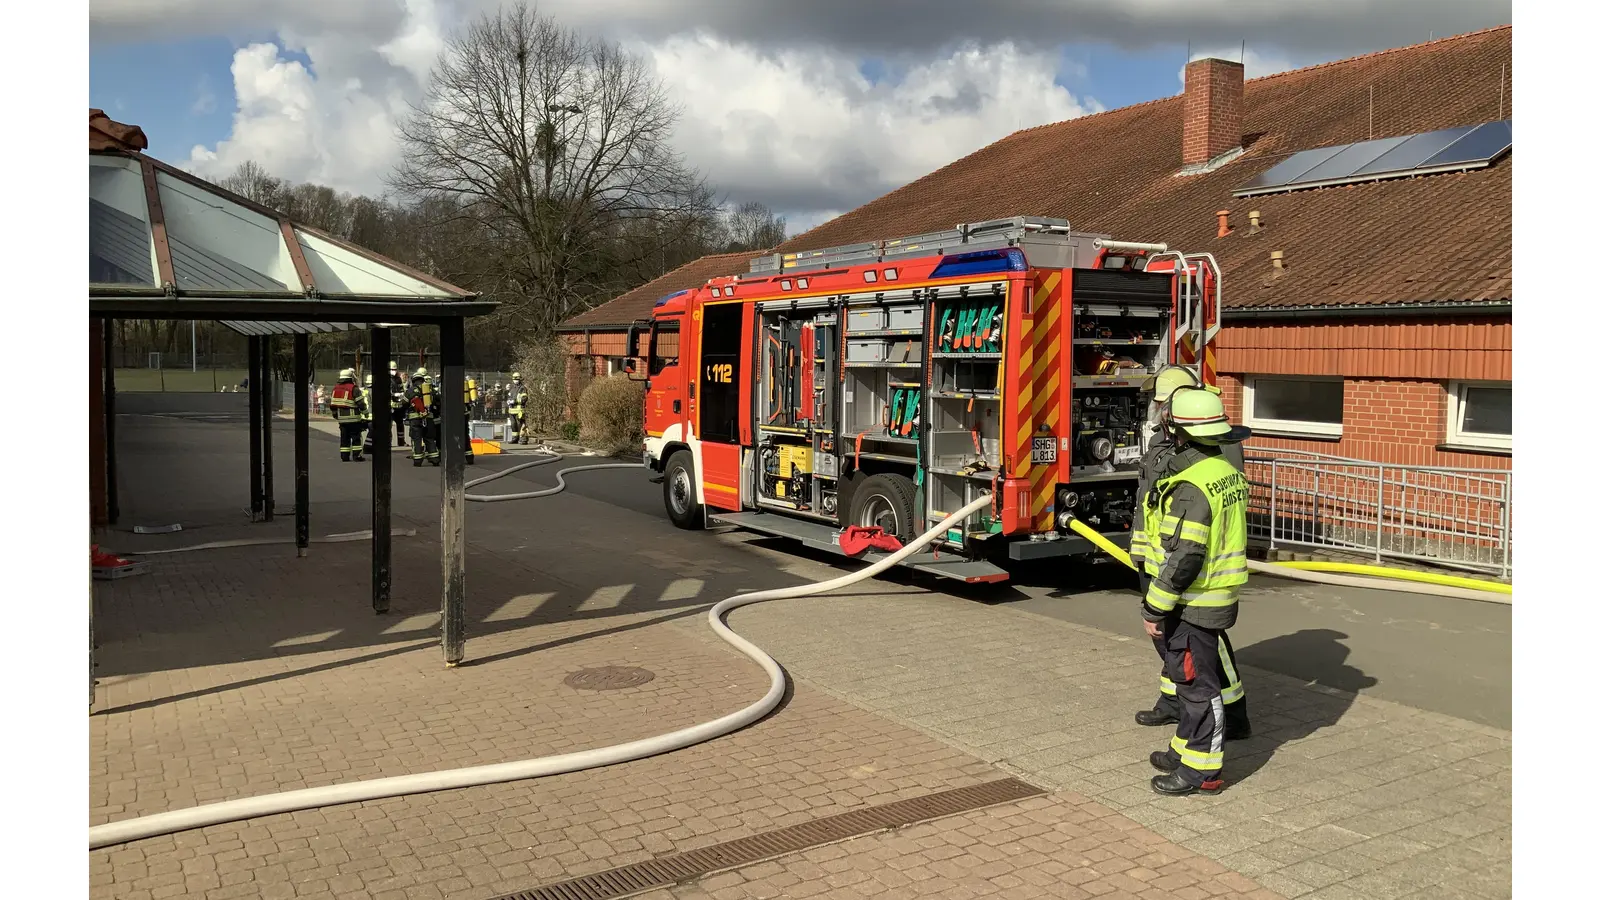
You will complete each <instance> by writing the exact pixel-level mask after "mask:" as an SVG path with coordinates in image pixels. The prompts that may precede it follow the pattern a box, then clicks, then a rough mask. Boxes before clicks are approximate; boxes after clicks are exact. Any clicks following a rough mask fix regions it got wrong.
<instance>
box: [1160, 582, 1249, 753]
mask: <svg viewBox="0 0 1600 900" xmlns="http://www.w3.org/2000/svg"><path fill="white" fill-rule="evenodd" d="M1141 580H1142V583H1141V585H1140V596H1144V595H1145V594H1146V593H1149V589H1150V579H1149V577H1148V576H1141ZM1165 631H1166V629H1165V628H1163V629H1162V632H1163V634H1164V633H1165ZM1217 634H1218V635H1220V636H1221V642H1220V644H1219V645H1218V647H1217V655H1218V656H1220V657H1221V659H1222V710H1223V712H1224V713H1225V715H1224V719H1225V720H1226V723H1227V725H1228V728H1229V729H1230V730H1232V731H1234V732H1239V733H1242V732H1245V731H1248V730H1249V728H1250V713H1249V708H1248V707H1247V706H1245V702H1244V700H1245V698H1244V679H1243V678H1241V677H1240V676H1239V667H1238V666H1237V665H1235V664H1234V655H1233V641H1231V640H1229V639H1228V633H1227V632H1226V631H1219V632H1217ZM1151 643H1153V644H1154V645H1155V648H1156V656H1157V658H1159V659H1160V660H1161V665H1162V669H1161V694H1160V696H1158V697H1157V698H1156V704H1155V710H1156V711H1157V712H1164V713H1166V714H1167V715H1170V716H1174V717H1176V716H1178V715H1179V710H1180V708H1181V706H1182V704H1180V703H1179V702H1178V690H1177V686H1176V685H1174V684H1173V683H1172V680H1171V679H1170V678H1168V677H1167V671H1166V664H1167V639H1166V638H1165V637H1156V638H1152V639H1151Z"/></svg>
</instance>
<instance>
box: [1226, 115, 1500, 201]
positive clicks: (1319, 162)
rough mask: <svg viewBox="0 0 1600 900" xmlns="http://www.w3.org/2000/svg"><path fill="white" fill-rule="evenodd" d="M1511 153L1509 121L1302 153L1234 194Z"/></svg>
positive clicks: (1405, 172) (1453, 167)
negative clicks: (1509, 151)
mask: <svg viewBox="0 0 1600 900" xmlns="http://www.w3.org/2000/svg"><path fill="white" fill-rule="evenodd" d="M1510 149H1511V120H1510V119H1505V120H1503V121H1499V122H1485V123H1483V124H1482V125H1466V126H1462V127H1459V128H1446V129H1443V130H1440V131H1429V132H1424V133H1422V134H1412V135H1405V136H1402V137H1393V138H1379V139H1378V140H1372V141H1361V142H1359V143H1355V144H1340V145H1338V146H1334V147H1318V148H1316V149H1314V150H1302V151H1301V152H1299V153H1296V154H1294V155H1293V156H1290V157H1289V158H1288V159H1285V160H1284V161H1283V162H1280V163H1278V164H1277V165H1275V166H1273V167H1272V168H1270V169H1268V170H1266V171H1265V172H1262V173H1261V174H1260V175H1257V176H1256V177H1255V178H1252V179H1250V181H1249V182H1248V183H1246V184H1245V186H1244V187H1241V188H1239V189H1238V190H1236V191H1234V192H1233V195H1234V196H1235V197H1251V196H1255V195H1257V194H1272V193H1278V192H1280V191H1293V190H1301V189H1305V188H1314V187H1332V186H1334V185H1339V184H1351V183H1354V182H1359V181H1377V180H1379V179H1384V178H1404V177H1407V176H1410V175H1425V174H1432V173H1435V172H1446V171H1449V172H1456V171H1463V170H1466V169H1476V168H1482V167H1484V166H1487V165H1490V164H1491V163H1493V162H1494V161H1495V160H1496V159H1499V158H1500V157H1501V156H1502V155H1504V154H1505V153H1506V151H1508V150H1510Z"/></svg>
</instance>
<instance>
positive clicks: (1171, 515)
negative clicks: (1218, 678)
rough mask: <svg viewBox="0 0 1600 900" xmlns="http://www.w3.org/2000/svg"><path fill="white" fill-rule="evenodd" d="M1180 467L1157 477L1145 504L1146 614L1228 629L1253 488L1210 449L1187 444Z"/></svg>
mask: <svg viewBox="0 0 1600 900" xmlns="http://www.w3.org/2000/svg"><path fill="white" fill-rule="evenodd" d="M1174 463H1175V464H1176V465H1181V466H1182V468H1181V469H1180V470H1179V471H1178V472H1176V473H1175V474H1173V475H1171V476H1168V477H1167V478H1164V479H1162V480H1160V481H1158V482H1157V483H1156V484H1155V486H1154V487H1153V488H1152V489H1151V490H1150V494H1149V496H1148V497H1147V499H1146V503H1145V506H1144V517H1145V520H1144V525H1145V528H1144V537H1145V547H1144V552H1145V557H1144V571H1145V574H1147V575H1149V576H1150V577H1151V579H1152V580H1151V582H1150V587H1149V589H1148V591H1147V592H1146V593H1145V599H1144V605H1145V617H1146V618H1156V617H1161V616H1166V615H1171V614H1173V613H1174V612H1175V611H1176V612H1177V614H1179V615H1180V616H1181V617H1182V618H1183V619H1184V620H1185V621H1188V622H1190V623H1191V624H1194V625H1198V626H1200V627H1202V628H1229V627H1231V626H1232V625H1233V623H1234V621H1235V620H1236V619H1237V618H1238V602H1239V590H1240V588H1242V587H1243V586H1244V584H1245V582H1246V581H1247V580H1248V579H1249V569H1248V562H1247V560H1246V558H1245V549H1246V543H1245V513H1246V509H1247V508H1248V506H1249V502H1250V486H1249V483H1248V482H1246V481H1245V477H1244V473H1242V472H1240V471H1239V470H1238V469H1236V468H1234V467H1233V466H1232V465H1231V464H1229V462H1228V461H1227V460H1226V459H1224V458H1223V457H1222V455H1221V454H1220V452H1219V451H1218V450H1216V449H1215V448H1204V447H1196V448H1186V449H1185V450H1184V451H1183V452H1182V453H1180V454H1178V455H1177V457H1176V458H1175V459H1174Z"/></svg>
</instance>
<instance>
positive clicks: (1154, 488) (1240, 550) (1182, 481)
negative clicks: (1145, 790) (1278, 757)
mask: <svg viewBox="0 0 1600 900" xmlns="http://www.w3.org/2000/svg"><path fill="white" fill-rule="evenodd" d="M1149 387H1150V388H1151V389H1152V390H1153V392H1154V401H1155V403H1156V404H1157V415H1156V422H1157V423H1158V426H1157V427H1158V433H1157V434H1156V435H1155V438H1154V440H1152V442H1151V446H1150V449H1149V450H1148V451H1146V453H1145V455H1144V457H1143V459H1142V460H1141V461H1140V468H1139V495H1138V498H1137V502H1136V503H1135V506H1134V523H1133V534H1132V540H1131V543H1130V546H1129V556H1130V557H1132V559H1133V561H1134V565H1135V566H1136V567H1138V568H1139V570H1140V584H1141V588H1142V590H1141V594H1142V598H1143V599H1142V602H1141V604H1140V612H1141V614H1142V616H1143V618H1144V630H1145V633H1146V634H1148V635H1149V636H1150V639H1151V641H1152V642H1153V643H1154V644H1155V648H1156V653H1157V654H1158V655H1159V656H1160V657H1161V665H1162V670H1161V693H1160V695H1159V696H1158V697H1157V699H1156V703H1155V705H1154V706H1153V707H1152V708H1150V709H1146V710H1140V711H1139V712H1138V713H1136V714H1135V715H1134V721H1136V722H1138V723H1139V724H1140V725H1148V726H1162V725H1171V724H1174V723H1176V724H1177V726H1178V727H1177V734H1176V735H1174V736H1173V738H1172V740H1171V742H1170V743H1169V744H1168V745H1167V746H1166V747H1164V748H1162V749H1160V750H1157V751H1155V752H1154V753H1151V754H1150V765H1151V766H1153V767H1155V768H1156V769H1157V770H1158V771H1160V772H1161V773H1162V774H1160V775H1157V776H1155V777H1154V778H1152V779H1151V781H1150V786H1151V787H1152V788H1153V789H1155V790H1156V791H1157V792H1159V793H1162V794H1175V795H1178V794H1191V793H1194V792H1195V791H1215V790H1218V789H1220V788H1221V787H1222V754H1223V746H1224V744H1225V743H1226V742H1227V741H1228V740H1239V739H1243V738H1248V737H1249V736H1250V717H1249V715H1248V713H1247V712H1246V710H1245V700H1244V682H1243V681H1242V680H1241V679H1240V677H1239V670H1238V667H1237V666H1236V665H1235V664H1234V660H1233V644H1232V643H1231V642H1230V641H1229V640H1228V629H1229V628H1232V627H1233V625H1234V623H1235V621H1237V619H1238V616H1239V591H1240V590H1241V589H1242V588H1243V587H1244V584H1245V581H1246V579H1247V577H1248V572H1249V563H1248V560H1247V559H1246V558H1245V509H1246V507H1247V506H1248V504H1249V497H1250V489H1249V484H1248V483H1247V482H1246V481H1245V476H1244V472H1243V456H1242V454H1241V453H1240V452H1239V445H1240V443H1241V442H1242V441H1244V440H1245V438H1247V437H1249V436H1250V430H1249V429H1248V428H1243V427H1239V426H1233V425H1230V424H1229V423H1228V417H1227V415H1226V413H1225V412H1224V411H1223V405H1222V398H1221V397H1220V396H1218V394H1217V393H1216V392H1215V391H1214V390H1211V389H1207V388H1206V387H1204V386H1202V385H1201V384H1200V383H1199V381H1197V380H1196V379H1195V377H1194V375H1193V374H1192V373H1191V372H1189V371H1188V370H1187V369H1183V368H1180V367H1173V368H1169V369H1165V370H1163V371H1162V372H1160V373H1159V374H1157V375H1156V376H1155V377H1154V378H1153V379H1151V383H1150V385H1149Z"/></svg>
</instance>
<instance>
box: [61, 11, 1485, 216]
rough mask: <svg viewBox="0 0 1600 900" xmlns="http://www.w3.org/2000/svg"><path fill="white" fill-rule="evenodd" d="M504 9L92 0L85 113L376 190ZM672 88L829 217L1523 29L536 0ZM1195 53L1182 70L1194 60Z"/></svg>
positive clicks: (683, 127)
mask: <svg viewBox="0 0 1600 900" xmlns="http://www.w3.org/2000/svg"><path fill="white" fill-rule="evenodd" d="M496 5H498V0H91V2H90V75H89V99H90V104H91V105H92V106H98V107H101V108H103V109H105V110H106V111H107V113H108V114H110V116H111V117H112V118H113V119H117V120H119V121H123V122H130V123H133V124H137V125H140V126H143V127H144V129H145V132H146V133H147V134H148V135H149V136H150V140H151V152H152V153H153V154H155V155H156V156H158V157H160V158H162V159H165V160H168V161H171V162H174V163H180V164H184V165H187V166H189V167H190V168H193V169H194V170H196V171H198V172H200V173H201V174H204V175H208V176H213V177H216V176H221V175H225V174H226V173H227V172H228V171H230V170H232V168H233V167H234V166H235V165H237V164H238V163H239V162H241V161H243V160H245V159H254V160H256V161H258V162H260V163H262V164H263V165H264V166H266V167H267V168H268V169H269V170H270V171H272V172H274V173H275V174H278V175H280V176H282V177H286V178H289V179H291V180H295V181H316V182H321V183H324V184H329V185H333V186H334V187H337V188H340V189H343V190H349V191H358V192H364V193H371V194H377V193H381V191H382V180H383V176H384V174H385V173H386V172H387V171H388V170H389V168H390V167H391V166H392V165H393V163H394V161H395V154H396V147H395V142H394V137H393V135H394V125H395V121H396V119H397V117H398V116H400V115H401V114H403V112H404V110H405V105H406V102H407V101H408V100H411V99H414V98H416V97H417V96H418V95H419V93H420V91H421V89H422V86H423V85H424V84H426V79H427V78H428V72H429V69H430V67H431V65H432V63H433V61H434V59H435V58H436V56H437V54H438V52H439V49H440V48H441V46H442V43H443V40H444V38H445V37H446V36H447V35H449V34H450V33H451V32H452V31H454V30H455V29H457V28H459V27H461V26H462V25H463V24H464V23H466V22H468V21H470V20H471V18H472V17H474V16H476V15H478V14H480V13H481V12H483V11H484V10H486V9H492V8H493V7H494V6H496ZM537 6H538V9H539V10H540V11H541V12H542V13H545V14H547V15H550V16H553V17H555V18H556V19H558V20H560V21H561V22H563V23H565V24H568V25H571V26H573V27H576V28H579V29H581V30H583V31H585V32H586V33H589V34H593V35H596V36H602V37H605V38H608V39H611V40H615V41H617V42H620V43H621V44H623V45H624V46H625V47H627V48H628V49H630V50H632V51H634V52H636V53H638V54H639V55H641V56H642V57H644V58H645V59H647V60H648V61H649V62H650V63H651V64H652V65H653V66H654V68H655V70H656V71H657V72H658V73H659V75H660V76H661V78H662V79H663V81H664V83H665V84H666V86H667V88H668V89H669V91H670V92H671V93H672V95H673V97H674V99H675V100H676V101H677V102H678V103H679V104H680V105H681V106H682V109H683V116H682V119H681V121H680V123H679V126H678V129H677V135H676V138H675V142H676V143H677V145H678V147H679V148H680V150H681V151H682V152H683V154H684V155H685V156H686V157H687V158H688V160H689V161H690V162H691V163H693V164H694V165H695V166H696V167H698V168H699V169H700V170H701V171H702V172H703V173H705V174H706V175H707V176H708V177H709V178H710V180H711V182H712V183H713V184H714V185H716V186H717V188H718V189H719V190H720V191H721V192H722V193H723V194H724V195H725V196H726V197H727V198H728V199H729V200H731V201H734V202H738V201H743V200H759V201H762V202H764V203H766V204H768V205H770V206H772V207H773V208H775V209H777V210H779V211H780V212H783V213H785V214H787V215H788V217H789V221H790V233H791V234H793V233H796V232H798V231H800V230H802V229H803V228H805V227H809V226H810V225H814V224H817V223H819V222H821V221H824V220H826V219H827V218H829V217H830V216H832V215H836V214H837V213H839V212H842V211H844V210H847V209H849V208H851V207H853V206H856V205H858V204H860V203H862V202H864V201H866V200H870V199H872V198H873V197H876V196H878V195H880V194H882V193H884V192H885V191H888V190H891V189H893V188H895V187H897V186H899V185H901V184H904V183H905V182H907V181H909V180H911V179H913V178H916V177H918V176H920V175H922V174H925V173H926V172H928V171H931V170H933V169H936V168H938V167H939V166H941V165H944V164H945V163H947V162H949V161H950V160H952V159H954V158H956V157H958V156H961V155H963V154H965V153H967V152H969V151H971V150H974V149H976V148H978V147H980V146H983V145H984V144H987V143H989V142H991V141H993V140H995V139H997V138H999V137H1002V136H1004V135H1005V134H1007V133H1009V132H1011V131H1014V130H1016V129H1018V128H1026V127H1029V126H1033V125H1039V124H1043V123H1046V122H1054V121H1060V120H1062V119H1066V118H1071V117H1073V116H1078V115H1083V114H1084V113H1090V112H1096V111H1099V110H1102V109H1112V108H1115V107H1119V106H1125V105H1127V104H1130V103H1137V102H1140V101H1144V100H1151V99H1155V98H1158V97H1164V96H1169V95H1172V94H1175V93H1177V92H1178V91H1179V90H1180V89H1181V73H1182V67H1183V63H1184V61H1185V59H1187V58H1189V56H1195V57H1198V56H1206V55H1215V56H1222V57H1226V58H1229V59H1238V58H1239V54H1240V46H1241V43H1242V44H1243V47H1244V50H1243V52H1244V61H1245V67H1246V74H1247V76H1252V75H1264V74H1268V73H1271V72H1277V71H1282V70H1284V69H1290V68H1297V67H1300V66H1304V65H1311V64H1314V63H1318V62H1325V61H1328V60H1333V59H1340V58H1343V57H1346V56H1352V55H1356V54H1359V53H1367V52H1371V51H1373V50H1380V49H1385V48H1389V47H1397V46H1404V45H1406V44H1412V43H1418V42H1421V41H1426V40H1428V38H1429V37H1430V36H1435V37H1443V36H1446V35H1451V34H1459V33H1461V32H1465V31H1472V30H1476V29H1478V28H1484V27H1488V26H1491V25H1499V24H1504V23H1506V22H1509V21H1510V20H1511V3H1510V0H1299V2H1283V0H1121V2H1119V3H1107V2H1105V0H965V2H950V0H543V2H541V3H539V4H537ZM1186 54H1188V55H1187V56H1186Z"/></svg>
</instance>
